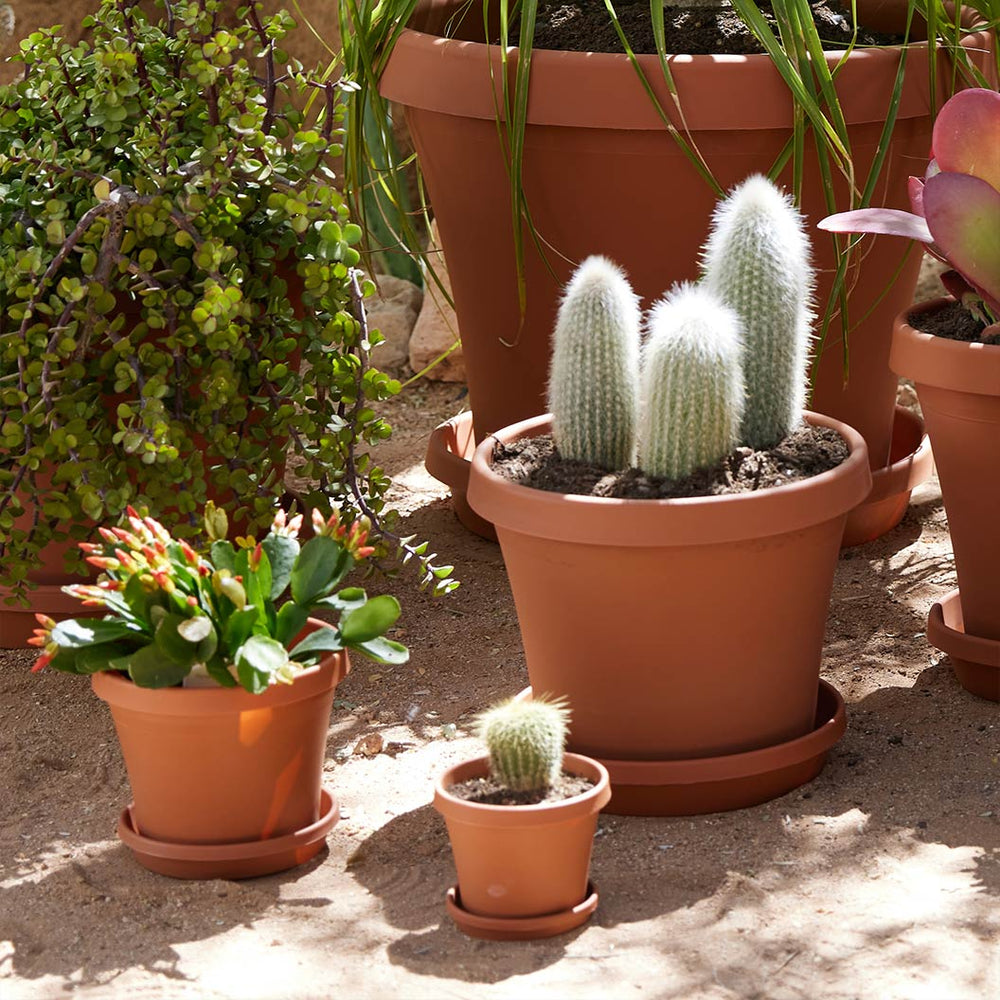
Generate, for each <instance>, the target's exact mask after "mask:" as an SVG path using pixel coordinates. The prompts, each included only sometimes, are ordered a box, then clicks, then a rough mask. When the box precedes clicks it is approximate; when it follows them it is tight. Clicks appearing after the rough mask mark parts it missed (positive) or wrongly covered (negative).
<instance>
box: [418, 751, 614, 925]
mask: <svg viewBox="0 0 1000 1000" xmlns="http://www.w3.org/2000/svg"><path fill="white" fill-rule="evenodd" d="M563 769H564V770H565V771H567V772H569V773H570V774H575V775H580V776H582V777H585V778H589V779H590V780H591V781H593V782H594V786H593V787H592V788H591V789H589V790H588V791H587V792H585V793H584V794H582V795H577V796H574V797H573V798H571V799H565V800H563V801H562V802H543V803H540V804H538V805H532V806H495V805H484V804H481V803H477V802H467V801H465V800H463V799H459V798H456V797H455V796H454V795H452V794H451V793H450V792H449V791H448V789H449V788H450V787H451V786H452V785H456V784H460V783H461V782H463V781H467V780H469V779H470V778H479V777H484V776H486V775H487V774H488V773H489V758H488V757H478V758H476V759H474V760H468V761H465V762H464V763H462V764H458V765H456V766H455V767H451V768H449V769H448V770H447V771H445V772H444V774H442V775H441V776H440V777H439V778H438V780H437V783H436V785H435V787H434V808H435V809H437V811H438V812H439V813H441V815H442V816H444V819H445V822H446V823H447V826H448V836H449V838H450V839H451V849H452V853H453V854H454V858H455V868H456V870H457V871H458V886H457V887H455V888H454V889H453V890H451V892H450V893H449V901H450V902H449V913H450V914H451V915H452V917H453V919H455V920H456V922H457V923H458V925H459V927H460V928H461V929H462V930H463V931H465V932H466V933H467V934H470V935H472V936H473V937H491V938H495V939H514V938H525V937H548V936H551V935H552V934H561V933H563V932H564V931H566V930H570V929H571V928H572V927H574V926H579V924H581V923H583V922H584V921H586V920H587V919H588V917H589V916H590V914H591V913H593V911H594V909H595V908H596V904H597V895H596V893H595V892H594V891H593V888H592V887H591V886H589V883H588V872H589V869H590V853H591V847H592V845H593V840H594V831H595V830H596V829H597V816H598V813H599V812H600V811H601V808H602V807H603V806H604V805H605V804H606V803H607V801H608V799H609V798H610V797H611V789H610V787H609V784H608V772H607V771H606V770H605V769H604V767H603V766H602V765H601V764H599V763H598V762H597V761H594V760H588V759H587V758H586V757H581V756H579V755H577V754H572V753H568V754H566V755H565V757H564V759H563ZM591 900H592V904H593V905H589V906H583V905H582V904H584V903H588V901H591Z"/></svg>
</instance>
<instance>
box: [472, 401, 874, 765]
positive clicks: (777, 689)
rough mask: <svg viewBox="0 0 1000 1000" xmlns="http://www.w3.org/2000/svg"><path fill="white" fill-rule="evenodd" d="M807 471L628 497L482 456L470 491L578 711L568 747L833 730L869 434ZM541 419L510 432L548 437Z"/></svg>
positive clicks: (537, 677) (525, 629)
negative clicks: (846, 571)
mask: <svg viewBox="0 0 1000 1000" xmlns="http://www.w3.org/2000/svg"><path fill="white" fill-rule="evenodd" d="M806 418H807V420H808V421H809V422H810V423H811V424H813V425H816V426H824V427H834V428H835V429H836V430H837V431H838V432H839V433H840V434H841V435H842V436H843V437H844V438H845V440H846V441H847V442H848V446H849V450H850V454H849V456H848V458H847V459H846V460H845V461H844V462H843V463H842V464H841V465H840V466H838V467H837V468H835V469H831V470H830V471H828V472H825V473H822V474H821V475H818V476H814V477H812V478H810V479H807V480H803V481H801V482H797V483H792V484H788V485H786V486H780V487H776V488H772V489H765V490H760V491H758V492H755V493H749V494H741V495H737V496H715V497H704V498H697V497H696V498H685V499H679V500H616V499H607V498H598V497H584V496H566V495H561V494H556V493H548V492H543V491H540V490H534V489H530V488H528V487H525V486H521V485H518V484H516V483H513V482H510V481H508V480H506V479H504V478H502V477H501V476H499V475H498V474H497V473H495V472H494V471H493V470H492V468H491V465H492V461H493V449H494V445H495V442H494V440H492V439H487V440H486V441H484V442H483V443H482V444H481V445H480V446H479V448H478V449H477V450H476V454H475V456H474V458H473V462H472V475H471V478H470V482H469V502H470V503H471V505H472V507H473V508H474V509H475V510H476V511H477V512H478V513H479V514H480V515H481V516H483V517H485V518H487V519H489V520H491V521H493V523H494V524H495V525H496V529H497V535H498V537H499V541H500V546H501V549H502V550H503V556H504V562H505V564H506V567H507V574H508V577H509V578H510V584H511V589H512V591H513V594H514V602H515V605H516V607H517V614H518V620H519V623H520V627H521V636H522V639H523V642H524V649H525V656H526V659H527V666H528V675H529V678H530V681H531V686H532V689H533V690H534V691H539V692H546V693H549V694H551V695H553V696H557V697H558V696H564V697H566V698H567V700H568V701H569V703H570V704H571V705H572V706H573V720H572V723H571V727H570V739H569V747H570V749H572V750H573V751H575V752H578V753H584V754H587V755H589V756H592V757H596V758H598V759H609V760H615V761H627V760H646V761H650V760H653V761H657V760H659V761H663V760H676V759H685V758H702V759H704V758H709V757H714V756H725V755H731V754H738V753H743V752H746V751H752V750H759V749H763V748H766V747H770V746H773V745H775V744H778V743H783V742H786V741H791V740H795V739H797V738H799V737H802V736H804V735H806V734H807V733H809V732H811V731H812V730H813V728H814V727H815V725H816V717H817V698H818V693H819V669H820V657H821V652H822V643H823V633H824V629H825V625H826V619H827V612H828V607H829V600H830V592H831V589H832V586H833V573H834V569H835V567H836V563H837V557H838V552H839V548H840V540H841V536H842V534H843V530H844V523H845V520H846V517H847V512H848V511H849V510H850V509H851V508H852V507H854V506H855V505H856V504H857V503H858V502H859V501H860V500H862V499H863V498H864V497H865V495H866V494H867V493H868V491H869V490H870V488H871V473H870V471H869V468H868V456H867V452H866V449H865V443H864V440H863V439H862V438H861V436H860V434H858V433H857V431H855V430H853V429H852V428H850V427H847V426H846V425H844V424H841V423H839V422H838V421H835V420H833V419H832V418H830V417H826V416H821V415H818V414H810V413H807V414H806ZM550 426H551V418H550V417H548V416H545V417H536V418H534V419H532V420H526V421H522V422H521V423H518V424H514V425H513V426H511V427H507V428H504V429H503V430H502V431H500V432H499V433H497V434H496V435H495V438H497V439H498V440H500V441H503V442H511V441H514V440H517V439H519V438H522V437H527V436H533V435H538V434H543V433H546V432H547V431H548V430H549V429H550Z"/></svg>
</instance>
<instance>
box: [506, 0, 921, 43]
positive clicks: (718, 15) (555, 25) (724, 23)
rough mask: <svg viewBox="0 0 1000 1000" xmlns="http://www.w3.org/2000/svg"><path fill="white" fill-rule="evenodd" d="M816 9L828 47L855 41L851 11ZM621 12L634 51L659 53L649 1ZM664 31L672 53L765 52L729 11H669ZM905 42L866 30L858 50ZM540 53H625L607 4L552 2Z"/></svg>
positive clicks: (833, 5) (824, 0)
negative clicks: (554, 50) (870, 46)
mask: <svg viewBox="0 0 1000 1000" xmlns="http://www.w3.org/2000/svg"><path fill="white" fill-rule="evenodd" d="M758 6H759V7H760V10H761V13H762V14H763V15H764V17H765V18H766V20H767V21H768V23H769V24H770V26H771V28H772V29H773V30H774V31H775V32H776V33H777V27H776V24H775V20H774V14H773V12H772V8H771V5H770V4H769V3H760V4H758ZM811 7H812V11H813V20H814V21H815V22H816V26H817V28H818V29H819V33H820V37H821V38H822V39H823V42H824V47H826V48H828V49H837V48H844V47H846V46H847V45H848V44H849V43H850V42H851V39H852V38H853V32H852V29H851V20H850V11H849V9H845V8H844V7H842V6H841V5H840V4H839V3H837V2H836V0H819V2H817V3H813V4H811ZM615 10H616V12H617V14H618V20H619V22H620V24H621V26H622V30H623V31H624V32H625V37H626V38H627V39H628V40H629V44H630V45H631V46H632V50H633V51H634V52H635V53H637V54H639V53H648V54H653V53H655V52H656V43H655V42H654V40H653V27H652V23H651V20H650V16H649V4H648V3H647V2H646V0H633V2H630V3H624V4H618V5H616V6H615ZM518 30H519V26H518V25H516V24H515V26H514V27H513V28H512V29H511V33H512V35H513V36H514V37H515V38H516V37H517V36H516V32H517V31H518ZM664 30H665V35H666V51H667V52H683V53H686V54H689V55H704V54H709V55H711V54H721V53H731V54H735V55H750V54H752V53H759V52H763V51H764V50H763V48H762V47H761V46H760V44H759V43H758V42H757V39H756V38H754V37H753V35H752V34H751V33H750V32H749V31H748V30H747V26H746V25H745V24H744V23H743V21H742V20H741V19H740V17H739V15H738V14H737V13H736V11H734V10H733V9H732V8H731V7H728V6H727V7H721V8H718V9H717V8H709V9H706V10H699V9H697V8H691V7H670V6H667V7H665V9H664ZM902 41H903V37H902V36H901V35H886V34H882V33H880V32H876V31H871V30H869V29H867V28H863V27H862V28H859V30H858V37H857V44H858V45H898V44H900V43H901V42H902ZM535 47H536V48H539V49H558V50H560V51H564V52H624V48H623V47H622V44H621V41H620V39H619V37H618V32H617V31H616V30H615V27H614V25H613V24H612V23H611V19H610V18H609V17H608V10H607V7H606V6H605V4H604V0H571V2H569V3H567V2H561V0H551V2H548V3H543V4H540V5H539V9H538V21H537V25H536V27H535Z"/></svg>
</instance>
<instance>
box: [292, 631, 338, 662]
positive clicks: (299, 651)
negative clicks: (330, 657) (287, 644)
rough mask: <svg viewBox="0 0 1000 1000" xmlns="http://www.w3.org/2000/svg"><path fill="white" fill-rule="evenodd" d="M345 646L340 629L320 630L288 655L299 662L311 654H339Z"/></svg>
mask: <svg viewBox="0 0 1000 1000" xmlns="http://www.w3.org/2000/svg"><path fill="white" fill-rule="evenodd" d="M344 645H345V643H344V641H343V639H342V637H341V634H340V630H339V629H335V628H318V629H316V631H315V632H310V633H309V635H307V636H306V637H305V638H304V639H303V640H302V641H301V642H300V643H299V644H298V645H297V646H296V647H295V648H294V649H292V650H290V651H289V654H288V655H289V656H290V657H291V659H293V660H297V659H300V658H301V657H303V656H306V655H307V654H309V653H337V652H339V651H340V650H342V649H343V648H344Z"/></svg>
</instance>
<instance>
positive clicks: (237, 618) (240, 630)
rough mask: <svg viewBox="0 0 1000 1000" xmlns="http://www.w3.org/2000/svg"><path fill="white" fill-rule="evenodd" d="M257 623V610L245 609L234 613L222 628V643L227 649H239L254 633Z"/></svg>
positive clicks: (252, 608)
mask: <svg viewBox="0 0 1000 1000" xmlns="http://www.w3.org/2000/svg"><path fill="white" fill-rule="evenodd" d="M256 621H257V609H256V608H254V607H250V606H248V607H245V608H243V610H242V611H234V612H233V613H232V614H231V615H230V616H229V618H228V619H226V624H225V625H224V626H223V627H222V641H223V643H224V644H225V646H226V648H227V649H239V648H240V646H242V645H243V643H244V642H246V641H247V639H248V638H249V636H250V633H251V632H252V631H253V627H254V623H255V622H256Z"/></svg>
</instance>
